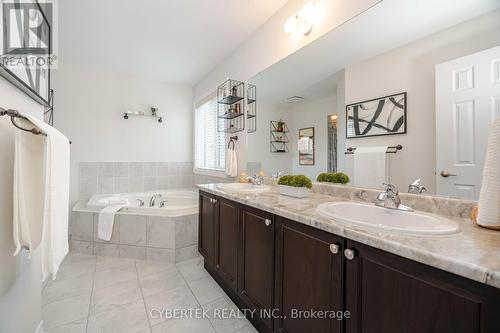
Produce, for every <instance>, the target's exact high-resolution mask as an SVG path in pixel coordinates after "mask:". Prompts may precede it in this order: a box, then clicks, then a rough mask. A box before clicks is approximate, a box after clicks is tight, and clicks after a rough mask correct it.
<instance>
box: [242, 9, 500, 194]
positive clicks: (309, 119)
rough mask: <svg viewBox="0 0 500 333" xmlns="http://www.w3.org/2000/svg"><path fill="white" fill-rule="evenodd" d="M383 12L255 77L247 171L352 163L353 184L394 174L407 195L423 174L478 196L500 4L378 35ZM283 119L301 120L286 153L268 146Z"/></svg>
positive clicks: (492, 103) (497, 100) (497, 58)
mask: <svg viewBox="0 0 500 333" xmlns="http://www.w3.org/2000/svg"><path fill="white" fill-rule="evenodd" d="M408 6H414V5H413V4H409V5H408ZM385 14H387V13H385ZM378 15H380V16H382V17H383V15H384V13H380V12H377V10H375V9H371V10H368V11H367V12H365V13H363V14H362V15H359V16H357V17H356V18H354V19H352V20H350V21H349V22H347V23H346V24H345V25H343V26H342V27H340V28H338V29H336V30H333V31H331V32H329V33H328V34H327V35H325V36H323V37H322V38H320V39H318V40H316V41H314V42H313V43H311V44H309V45H308V46H306V47H304V48H302V49H300V50H299V51H297V52H295V53H294V54H292V55H290V56H288V57H287V58H285V59H283V60H281V61H279V62H277V63H275V64H274V65H272V66H271V67H269V68H267V69H266V70H264V71H262V72H260V73H259V74H257V75H256V76H254V77H253V78H251V79H250V83H251V84H253V85H256V86H257V89H258V91H259V96H260V99H259V117H258V120H257V121H258V124H257V131H256V132H255V133H251V134H249V136H248V154H247V163H248V166H247V171H248V172H256V171H262V172H263V173H265V174H267V175H272V174H275V173H276V172H278V171H284V172H285V173H288V174H304V175H306V176H308V177H310V178H311V179H312V180H313V181H314V180H316V177H317V176H318V174H319V173H322V172H337V171H340V172H344V173H346V174H347V175H348V176H349V178H350V183H349V185H352V186H359V187H370V188H381V187H382V184H381V183H382V181H387V182H390V183H392V184H394V185H395V186H396V187H397V188H398V189H399V190H400V191H402V192H406V191H407V190H408V187H409V185H410V184H411V183H412V182H413V181H414V180H416V179H418V178H420V179H421V183H422V185H424V186H425V187H426V189H427V192H426V194H437V195H444V196H452V197H460V198H467V199H477V198H478V196H479V191H480V187H481V177H482V170H483V166H484V158H485V150H486V144H487V138H488V132H489V129H490V126H491V123H492V122H493V120H494V119H495V117H497V116H499V115H500V74H499V73H500V10H499V9H496V10H493V11H485V12H483V13H482V14H481V15H479V16H477V15H476V14H474V13H470V15H467V14H464V13H461V17H462V18H463V19H461V20H448V21H447V22H448V23H447V24H446V25H443V26H441V27H440V28H439V29H438V28H436V27H429V26H428V25H427V26H426V23H425V20H423V21H421V22H411V23H409V24H410V25H411V27H412V29H406V30H408V31H405V32H404V33H401V31H398V30H399V29H394V27H389V26H387V27H386V28H385V29H384V28H377V29H378V30H377V31H378V34H373V33H372V32H371V29H372V28H373V27H372V26H370V25H369V24H366V22H374V21H375V22H376V20H377V17H378ZM410 30H411V31H410ZM366 36H370V43H366V42H363V43H364V44H360V43H359V41H360V40H365V41H366V39H367V38H366ZM362 37H363V38H362ZM278 119H281V120H282V121H283V122H285V123H286V124H287V127H288V129H289V133H288V141H289V145H288V147H289V149H288V151H286V152H273V151H271V150H269V149H267V147H268V146H269V136H270V134H269V130H268V129H269V123H270V121H273V120H278ZM311 129H314V130H313V131H311ZM304 137H312V138H314V139H313V143H312V146H311V147H309V144H310V141H309V140H308V142H307V143H306V142H305V139H301V138H304ZM398 147H399V148H402V149H399V148H398ZM307 148H312V149H309V150H308V149H307ZM381 151H383V152H384V155H383V156H384V157H383V159H381V158H379V157H380V156H381V155H380V154H381V153H380V152H381ZM370 154H371V155H370ZM377 154H378V155H377ZM370 156H372V157H370ZM373 156H378V157H375V158H374V157H373ZM370 158H372V159H370ZM372 161H374V162H372Z"/></svg>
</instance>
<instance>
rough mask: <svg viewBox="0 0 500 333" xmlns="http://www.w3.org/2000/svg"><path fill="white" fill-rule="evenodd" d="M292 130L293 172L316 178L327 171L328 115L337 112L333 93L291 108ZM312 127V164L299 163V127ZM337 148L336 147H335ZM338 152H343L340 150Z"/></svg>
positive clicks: (335, 98)
mask: <svg viewBox="0 0 500 333" xmlns="http://www.w3.org/2000/svg"><path fill="white" fill-rule="evenodd" d="M290 111H291V113H292V115H293V121H292V123H293V130H292V129H291V130H292V131H291V133H290V141H291V142H290V147H291V152H292V161H291V162H292V166H293V174H302V175H306V176H307V177H309V178H311V179H312V180H316V177H318V175H319V174H320V173H322V172H327V171H328V163H327V158H328V116H329V115H334V114H337V97H336V96H335V95H332V96H329V97H325V98H322V99H318V100H311V101H307V102H305V103H301V104H299V105H297V106H295V107H293V108H292V109H291V110H290ZM307 127H314V154H315V155H314V159H315V161H314V165H299V152H298V149H297V148H298V147H297V140H298V139H299V130H300V129H301V128H307ZM337 149H338V148H337ZM339 152H343V151H340V150H339ZM340 157H342V156H340Z"/></svg>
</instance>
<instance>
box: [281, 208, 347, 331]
mask: <svg viewBox="0 0 500 333" xmlns="http://www.w3.org/2000/svg"><path fill="white" fill-rule="evenodd" d="M343 243H344V240H343V239H342V238H341V237H338V236H335V235H333V234H330V233H327V232H324V231H320V230H317V229H313V228H311V227H308V226H306V225H303V224H300V223H297V222H293V221H290V220H287V219H284V218H282V217H279V216H277V217H276V297H275V299H276V302H275V306H276V307H277V308H278V309H279V310H280V317H279V318H277V319H276V321H275V327H276V331H277V332H286V333H303V332H315V333H341V332H342V316H338V312H341V311H342V310H343V273H344V270H343V266H344V264H343V263H344V256H343V248H344V244H343ZM313 311H318V312H317V313H318V314H319V313H321V316H323V315H324V316H325V317H326V318H321V319H316V318H309V314H312V313H313ZM339 319H340V320H339Z"/></svg>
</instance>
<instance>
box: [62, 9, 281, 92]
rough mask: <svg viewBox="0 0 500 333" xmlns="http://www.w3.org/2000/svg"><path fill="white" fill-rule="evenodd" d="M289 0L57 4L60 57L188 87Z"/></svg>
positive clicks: (64, 60)
mask: <svg viewBox="0 0 500 333" xmlns="http://www.w3.org/2000/svg"><path fill="white" fill-rule="evenodd" d="M286 2H287V0H252V1H248V0H181V1H174V0H141V1H138V0H104V1H103V0H63V1H59V2H58V3H59V59H60V60H61V62H62V63H64V62H71V63H74V64H81V65H85V66H91V67H95V68H99V69H105V70H109V71H113V72H122V73H128V74H132V75H138V76H143V77H148V78H152V79H157V80H162V81H168V82H183V83H188V84H193V83H196V82H197V81H199V80H200V79H201V78H203V76H204V75H206V74H207V73H208V72H209V71H210V70H211V69H212V68H214V67H215V66H216V65H217V64H219V63H220V62H221V61H223V60H224V59H225V58H227V57H228V56H229V55H230V54H231V53H232V52H233V51H234V50H235V49H236V48H237V47H238V46H239V45H240V44H241V43H242V42H243V41H244V40H245V39H247V38H248V37H249V36H250V35H251V34H252V33H254V32H255V31H256V30H257V29H258V28H259V27H260V26H261V25H262V24H264V23H265V22H266V21H267V20H268V19H269V18H270V17H271V16H272V15H273V14H274V13H275V12H276V11H277V10H278V9H279V8H281V7H282V6H283V5H284V4H285V3H286Z"/></svg>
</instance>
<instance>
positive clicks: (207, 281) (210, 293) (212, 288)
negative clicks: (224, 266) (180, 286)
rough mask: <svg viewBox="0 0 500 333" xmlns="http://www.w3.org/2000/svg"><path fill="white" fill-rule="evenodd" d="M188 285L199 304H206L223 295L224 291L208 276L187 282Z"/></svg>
mask: <svg viewBox="0 0 500 333" xmlns="http://www.w3.org/2000/svg"><path fill="white" fill-rule="evenodd" d="M189 287H190V288H191V290H192V291H193V294H194V296H195V297H196V299H197V300H198V302H199V303H200V304H202V305H203V304H206V303H209V302H212V301H215V300H217V299H219V298H221V297H223V296H225V293H224V291H223V290H222V288H221V287H219V285H218V284H217V282H215V280H214V279H213V278H212V277H211V276H208V277H206V278H203V279H200V280H195V281H192V282H189Z"/></svg>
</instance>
